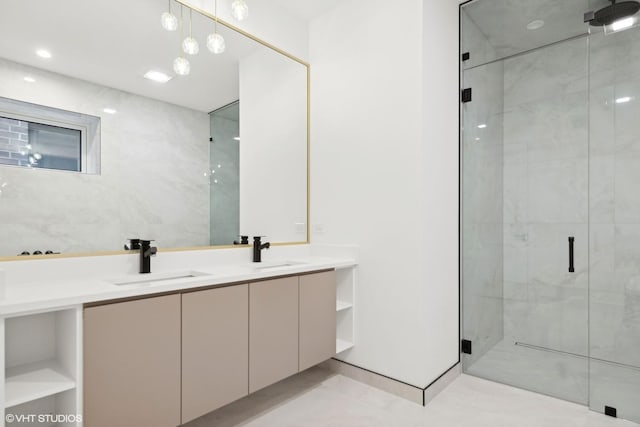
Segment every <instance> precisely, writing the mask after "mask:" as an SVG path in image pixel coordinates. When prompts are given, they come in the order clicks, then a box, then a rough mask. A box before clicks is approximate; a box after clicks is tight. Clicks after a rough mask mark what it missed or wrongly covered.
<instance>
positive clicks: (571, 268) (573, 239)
mask: <svg viewBox="0 0 640 427" xmlns="http://www.w3.org/2000/svg"><path fill="white" fill-rule="evenodd" d="M575 240H576V238H575V237H569V273H573V272H575V269H574V268H573V242H574V241H575Z"/></svg>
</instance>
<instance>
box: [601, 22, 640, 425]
mask: <svg viewBox="0 0 640 427" xmlns="http://www.w3.org/2000/svg"><path fill="white" fill-rule="evenodd" d="M590 43H591V45H590V49H591V50H590V53H591V56H590V64H591V70H592V72H591V93H590V96H591V103H590V116H591V120H590V126H589V132H590V136H591V141H590V161H591V167H590V170H589V173H590V177H589V179H590V183H591V197H590V212H591V217H590V241H591V245H590V252H589V257H590V268H591V270H590V319H589V328H590V351H591V356H592V357H593V358H596V359H601V360H604V361H607V362H614V363H613V364H612V363H606V362H602V361H594V360H592V362H591V372H590V374H591V377H590V378H591V385H592V387H591V391H590V393H591V407H592V408H594V409H596V410H602V407H603V406H604V405H609V406H614V407H616V408H618V412H619V413H621V414H622V415H621V416H623V417H625V418H628V419H631V420H634V421H637V422H638V421H640V411H639V410H638V405H637V402H639V401H640V341H639V340H638V337H640V193H639V192H638V182H639V181H640V126H639V125H638V117H640V74H639V73H638V70H640V52H639V51H638V46H640V29H637V28H636V29H631V30H628V31H623V32H620V33H616V34H613V35H608V36H604V35H603V34H601V33H596V34H594V35H592V36H591V37H590ZM625 98H628V101H627V102H617V100H618V101H619V100H621V99H625ZM624 365H627V366H624ZM634 367H635V368H634Z"/></svg>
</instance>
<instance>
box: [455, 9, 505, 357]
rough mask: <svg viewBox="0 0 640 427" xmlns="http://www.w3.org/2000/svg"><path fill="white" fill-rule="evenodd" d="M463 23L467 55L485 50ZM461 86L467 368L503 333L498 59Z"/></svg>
mask: <svg viewBox="0 0 640 427" xmlns="http://www.w3.org/2000/svg"><path fill="white" fill-rule="evenodd" d="M463 19H465V16H464V15H463ZM464 28H467V30H466V31H465V32H464V34H465V36H466V37H467V38H468V39H469V40H471V41H473V43H474V49H473V50H472V57H474V58H477V57H479V56H483V55H484V56H486V55H490V54H491V53H490V49H491V47H490V46H489V45H488V43H487V42H486V40H485V41H484V43H482V40H483V36H482V34H481V33H480V32H479V30H478V29H477V27H475V26H474V25H472V23H471V22H470V23H469V25H468V26H465V27H464ZM477 53H478V54H477ZM463 86H464V87H471V88H472V89H473V101H472V102H470V103H467V104H464V107H463V116H464V131H463V134H462V136H463V138H462V139H463V141H462V144H463V150H462V152H463V159H462V161H463V163H464V166H463V168H462V170H463V177H462V179H463V201H462V211H463V241H462V257H463V260H464V261H463V271H462V274H463V278H462V279H463V283H464V286H463V292H464V295H463V301H464V305H465V307H464V314H463V334H462V335H463V338H464V339H468V340H471V341H472V342H473V354H472V355H463V365H464V368H465V369H469V368H470V367H471V366H472V365H473V364H474V363H475V362H476V361H477V360H478V359H479V358H481V357H482V356H483V355H484V354H485V353H486V352H487V351H488V350H489V349H490V348H491V347H493V346H494V345H496V344H497V343H498V342H500V340H502V337H503V320H502V318H503V308H502V296H503V291H502V289H503V283H502V270H503V250H502V222H503V220H502V215H503V212H502V203H503V200H502V199H503V172H502V169H503V166H502V158H503V136H502V110H503V100H502V98H503V97H502V88H503V66H502V63H494V64H490V65H487V66H485V67H480V68H476V69H473V70H468V71H466V72H465V73H464V82H463ZM478 126H482V127H481V128H479V127H478Z"/></svg>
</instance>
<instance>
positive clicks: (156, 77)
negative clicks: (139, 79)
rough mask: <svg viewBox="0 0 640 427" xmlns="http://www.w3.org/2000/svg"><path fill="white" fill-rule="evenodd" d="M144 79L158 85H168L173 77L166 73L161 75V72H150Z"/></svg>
mask: <svg viewBox="0 0 640 427" xmlns="http://www.w3.org/2000/svg"><path fill="white" fill-rule="evenodd" d="M144 78H145V79H149V80H153V81H154V82H158V83H166V82H168V81H169V80H171V79H172V78H173V77H171V76H168V75H166V74H165V73H161V72H160V71H154V70H149V71H147V72H146V73H145V75H144Z"/></svg>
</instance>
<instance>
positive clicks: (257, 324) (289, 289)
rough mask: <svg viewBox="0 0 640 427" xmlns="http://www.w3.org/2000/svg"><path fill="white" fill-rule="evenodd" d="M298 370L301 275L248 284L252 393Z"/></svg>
mask: <svg viewBox="0 0 640 427" xmlns="http://www.w3.org/2000/svg"><path fill="white" fill-rule="evenodd" d="M297 372H298V277H285V278H281V279H274V280H265V281H261V282H253V283H250V284H249V393H253V392H254V391H256V390H260V389H261V388H263V387H266V386H268V385H270V384H273V383H275V382H277V381H280V380H281V379H283V378H286V377H288V376H290V375H293V374H295V373H297Z"/></svg>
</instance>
